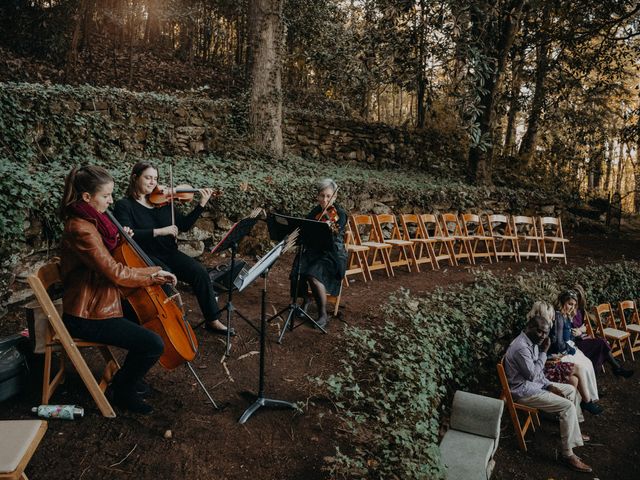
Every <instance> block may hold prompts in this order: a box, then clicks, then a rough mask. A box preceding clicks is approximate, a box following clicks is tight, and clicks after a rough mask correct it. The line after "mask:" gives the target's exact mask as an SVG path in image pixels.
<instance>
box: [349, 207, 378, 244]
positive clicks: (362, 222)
mask: <svg viewBox="0 0 640 480" xmlns="http://www.w3.org/2000/svg"><path fill="white" fill-rule="evenodd" d="M351 219H352V220H353V228H354V230H355V231H354V236H356V238H359V239H360V243H362V232H361V230H360V227H369V228H368V230H367V234H368V238H367V240H365V241H369V242H382V241H383V240H382V239H381V238H380V236H379V234H378V229H377V228H376V224H375V222H374V220H373V217H372V216H371V215H366V214H357V215H352V216H351Z"/></svg>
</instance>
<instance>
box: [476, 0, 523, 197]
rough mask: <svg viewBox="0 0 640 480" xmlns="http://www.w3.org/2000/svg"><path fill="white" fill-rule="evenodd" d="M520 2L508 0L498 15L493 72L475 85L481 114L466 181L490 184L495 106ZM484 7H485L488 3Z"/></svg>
mask: <svg viewBox="0 0 640 480" xmlns="http://www.w3.org/2000/svg"><path fill="white" fill-rule="evenodd" d="M524 1H525V0H512V1H511V2H510V4H509V6H508V7H507V8H506V11H505V12H504V17H503V18H502V28H501V30H500V32H499V34H498V35H497V38H496V40H495V44H494V45H493V48H491V52H489V56H490V57H492V58H494V59H495V61H496V67H495V71H494V73H493V74H492V75H490V76H489V78H487V79H486V80H485V82H484V87H483V85H481V84H480V85H477V90H478V91H482V94H481V95H480V109H481V113H480V117H479V118H478V123H479V126H480V139H481V140H480V142H481V144H478V145H472V146H471V148H470V149H469V157H468V159H469V180H470V181H471V182H473V183H475V184H478V185H487V184H490V183H491V169H492V165H491V164H492V157H493V145H494V138H493V133H494V127H495V124H496V112H495V107H496V105H497V103H498V97H499V95H500V91H501V89H502V82H503V80H504V71H505V65H506V63H507V57H508V55H509V50H511V46H512V45H513V42H514V40H515V37H516V33H517V31H518V27H519V25H520V18H521V16H522V8H523V7H524ZM487 9H489V7H488V6H487ZM485 14H487V15H490V13H488V12H485ZM475 21H476V22H478V23H483V22H482V20H481V19H478V18H476V19H475ZM477 28H482V25H479V24H478V25H477ZM482 139H486V141H487V144H486V145H482Z"/></svg>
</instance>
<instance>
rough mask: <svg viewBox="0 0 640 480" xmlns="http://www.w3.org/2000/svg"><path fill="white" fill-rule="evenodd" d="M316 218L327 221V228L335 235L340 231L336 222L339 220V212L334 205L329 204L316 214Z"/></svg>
mask: <svg viewBox="0 0 640 480" xmlns="http://www.w3.org/2000/svg"><path fill="white" fill-rule="evenodd" d="M316 220H318V221H319V222H325V223H328V224H329V228H330V229H331V231H332V232H333V233H334V234H336V235H337V234H338V233H340V227H339V224H338V222H339V220H340V214H339V213H338V209H337V208H336V207H335V206H333V205H329V206H328V207H327V208H325V209H324V210H323V211H321V212H320V213H318V214H317V215H316Z"/></svg>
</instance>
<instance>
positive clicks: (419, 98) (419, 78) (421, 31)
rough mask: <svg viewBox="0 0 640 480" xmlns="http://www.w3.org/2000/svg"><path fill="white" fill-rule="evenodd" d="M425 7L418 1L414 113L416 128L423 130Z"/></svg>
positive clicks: (424, 117)
mask: <svg viewBox="0 0 640 480" xmlns="http://www.w3.org/2000/svg"><path fill="white" fill-rule="evenodd" d="M425 15H426V13H425V5H424V0H420V24H419V25H418V26H417V29H418V35H419V38H418V65H417V69H418V71H417V75H416V84H417V85H416V86H417V88H416V92H417V95H416V112H417V115H418V118H417V119H416V127H417V128H424V126H425V124H426V121H427V116H426V111H425V110H426V109H425V101H424V97H425V92H426V90H427V89H426V83H427V82H426V80H425V78H424V70H425V45H424V44H425V38H424V36H425V34H426V32H425V28H426V27H425Z"/></svg>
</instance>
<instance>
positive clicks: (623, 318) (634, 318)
mask: <svg viewBox="0 0 640 480" xmlns="http://www.w3.org/2000/svg"><path fill="white" fill-rule="evenodd" d="M627 310H631V312H630V314H629V321H628V322H627V315H626V313H627ZM618 316H619V317H620V325H621V326H622V328H623V329H624V330H626V329H627V325H628V324H634V323H635V324H638V325H640V318H639V317H638V309H637V308H636V302H634V301H633V300H623V301H621V302H620V304H619V305H618Z"/></svg>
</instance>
